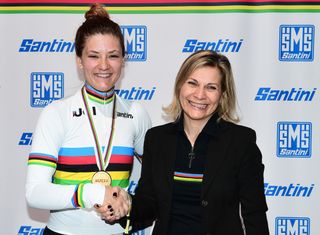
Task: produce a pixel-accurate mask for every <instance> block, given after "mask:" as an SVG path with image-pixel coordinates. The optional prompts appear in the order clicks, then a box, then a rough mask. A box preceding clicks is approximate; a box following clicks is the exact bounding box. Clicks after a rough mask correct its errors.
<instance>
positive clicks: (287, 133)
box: [277, 122, 312, 158]
mask: <svg viewBox="0 0 320 235" xmlns="http://www.w3.org/2000/svg"><path fill="white" fill-rule="evenodd" d="M311 145H312V124H311V123H310V122H278V125H277V156H278V157H283V158H310V157H311Z"/></svg>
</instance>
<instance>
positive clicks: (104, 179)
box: [91, 171, 112, 186]
mask: <svg viewBox="0 0 320 235" xmlns="http://www.w3.org/2000/svg"><path fill="white" fill-rule="evenodd" d="M91 181H92V183H93V184H102V185H105V186H110V185H111V182H112V179H111V175H110V174H109V173H108V172H106V171H98V172H96V173H95V174H94V175H93V176H92V180H91Z"/></svg>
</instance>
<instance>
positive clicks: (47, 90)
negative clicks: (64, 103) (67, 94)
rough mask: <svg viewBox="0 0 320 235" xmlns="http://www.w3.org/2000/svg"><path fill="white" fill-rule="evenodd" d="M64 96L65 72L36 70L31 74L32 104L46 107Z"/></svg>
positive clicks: (32, 105)
mask: <svg viewBox="0 0 320 235" xmlns="http://www.w3.org/2000/svg"><path fill="white" fill-rule="evenodd" d="M63 96H64V74H63V73H58V72H57V73H52V72H34V73H31V76H30V105H31V107H36V108H38V107H45V106H46V105H48V104H50V103H51V102H52V101H54V100H58V99H61V98H63Z"/></svg>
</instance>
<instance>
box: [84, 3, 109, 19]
mask: <svg viewBox="0 0 320 235" xmlns="http://www.w3.org/2000/svg"><path fill="white" fill-rule="evenodd" d="M95 17H105V18H108V19H109V18H110V17H109V14H108V12H107V11H106V9H105V8H104V7H103V6H102V5H101V4H99V3H94V4H92V6H91V7H90V9H89V10H88V11H87V12H86V14H85V18H86V20H89V19H92V18H95Z"/></svg>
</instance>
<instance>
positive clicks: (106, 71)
mask: <svg viewBox="0 0 320 235" xmlns="http://www.w3.org/2000/svg"><path fill="white" fill-rule="evenodd" d="M77 63H78V66H79V68H80V69H82V70H83V73H84V78H85V80H86V82H87V83H88V84H89V85H90V86H92V87H93V88H95V89H97V90H99V91H108V90H110V89H111V88H112V87H113V86H114V85H115V83H116V82H117V81H118V79H119V77H120V75H121V69H122V65H123V56H122V49H121V46H120V43H119V40H118V39H117V38H116V37H114V36H112V35H111V34H95V35H92V36H89V37H88V38H87V39H86V43H85V47H84V49H83V52H82V56H81V57H77Z"/></svg>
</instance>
